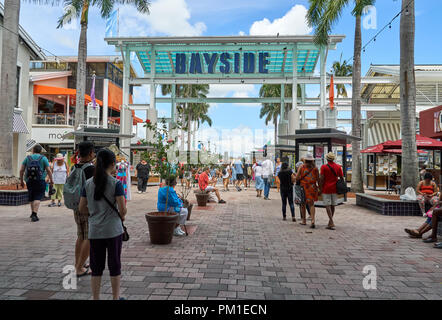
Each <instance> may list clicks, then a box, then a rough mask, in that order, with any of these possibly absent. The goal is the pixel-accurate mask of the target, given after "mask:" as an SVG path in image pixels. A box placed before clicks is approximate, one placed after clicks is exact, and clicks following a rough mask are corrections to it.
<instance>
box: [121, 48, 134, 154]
mask: <svg viewBox="0 0 442 320" xmlns="http://www.w3.org/2000/svg"><path fill="white" fill-rule="evenodd" d="M123 52H124V57H123V60H124V66H123V105H122V106H121V109H120V133H122V134H131V133H132V130H131V126H128V120H129V121H130V119H131V118H132V116H131V114H129V113H130V110H129V95H130V92H129V77H130V50H129V49H127V48H125V49H124V51H123ZM128 118H129V119H128ZM120 141H121V143H120V149H121V150H122V151H123V152H124V153H126V154H127V155H129V154H130V138H126V139H121V140H120Z"/></svg>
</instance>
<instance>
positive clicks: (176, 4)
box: [120, 0, 207, 36]
mask: <svg viewBox="0 0 442 320" xmlns="http://www.w3.org/2000/svg"><path fill="white" fill-rule="evenodd" d="M190 18H191V12H190V10H189V7H188V6H187V3H186V1H185V0H157V1H155V2H153V3H152V5H151V8H150V14H149V15H146V14H142V13H139V12H137V10H136V9H135V8H134V7H133V6H122V7H120V19H121V21H120V35H132V36H147V35H150V36H157V35H167V36H199V35H201V34H203V33H204V31H206V29H207V27H206V25H205V24H204V23H203V22H196V23H194V24H192V23H191V22H190Z"/></svg>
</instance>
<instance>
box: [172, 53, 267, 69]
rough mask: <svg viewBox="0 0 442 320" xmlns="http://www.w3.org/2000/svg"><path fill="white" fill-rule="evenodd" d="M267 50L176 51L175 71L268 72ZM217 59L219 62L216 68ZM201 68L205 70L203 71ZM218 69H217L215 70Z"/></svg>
mask: <svg viewBox="0 0 442 320" xmlns="http://www.w3.org/2000/svg"><path fill="white" fill-rule="evenodd" d="M269 57H270V53H269V52H260V53H259V54H255V53H253V52H244V53H243V54H242V58H241V54H240V53H233V54H232V53H228V52H223V53H211V54H210V53H207V52H206V53H198V52H196V53H191V54H186V53H176V55H175V72H176V73H178V74H185V73H192V74H202V73H209V74H213V73H218V72H220V73H224V74H228V73H237V74H239V73H256V72H257V71H258V73H269V70H268V69H267V65H268V64H269V63H270V61H269ZM218 61H219V62H220V64H219V68H217V65H218ZM203 69H204V70H205V71H203ZM217 69H218V70H217Z"/></svg>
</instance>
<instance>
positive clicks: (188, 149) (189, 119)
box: [187, 105, 192, 151]
mask: <svg viewBox="0 0 442 320" xmlns="http://www.w3.org/2000/svg"><path fill="white" fill-rule="evenodd" d="M188 107H189V105H188ZM191 121H192V117H191V115H190V107H189V110H187V151H190V140H191V139H190V133H191V131H192V128H191V123H190V122H191Z"/></svg>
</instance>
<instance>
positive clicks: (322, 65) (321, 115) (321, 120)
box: [316, 47, 327, 128]
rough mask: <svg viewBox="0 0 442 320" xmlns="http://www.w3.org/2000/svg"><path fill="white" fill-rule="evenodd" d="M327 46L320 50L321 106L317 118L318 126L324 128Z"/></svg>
mask: <svg viewBox="0 0 442 320" xmlns="http://www.w3.org/2000/svg"><path fill="white" fill-rule="evenodd" d="M325 62H326V57H325V47H321V50H320V104H321V105H320V108H319V111H318V113H317V119H316V127H318V128H323V127H324V125H325V123H324V122H325V121H324V120H325V119H324V111H325V103H326V102H325V96H326V86H327V84H326V81H327V78H326V76H327V75H326V73H325Z"/></svg>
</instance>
